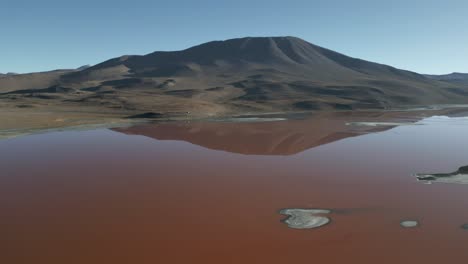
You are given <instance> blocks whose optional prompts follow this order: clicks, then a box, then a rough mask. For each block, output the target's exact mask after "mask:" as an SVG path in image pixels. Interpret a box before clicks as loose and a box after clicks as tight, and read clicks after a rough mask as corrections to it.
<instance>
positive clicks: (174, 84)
mask: <svg viewBox="0 0 468 264" xmlns="http://www.w3.org/2000/svg"><path fill="white" fill-rule="evenodd" d="M20 76H21V75H20ZM18 78H21V77H18ZM2 79H3V77H1V78H0V91H2V90H3V91H9V92H10V93H9V94H8V96H9V97H12V96H15V98H20V97H21V96H20V95H19V92H17V93H16V94H15V92H14V91H12V89H6V90H5V88H4V87H3V86H4V83H5V82H3V80H2ZM47 80H48V82H38V83H37V85H35V86H34V85H32V86H31V85H27V87H20V86H21V85H16V86H15V87H14V88H15V90H18V89H42V90H38V93H32V98H34V95H36V94H39V95H43V94H42V93H46V92H47V91H49V94H46V96H49V97H50V96H51V95H50V89H49V90H47V89H46V90H44V88H48V87H46V86H47V84H49V85H55V86H59V87H61V88H60V89H52V90H53V91H62V92H55V93H54V94H53V96H52V97H53V98H55V100H59V101H60V102H61V103H66V104H78V105H83V106H102V105H104V107H106V108H107V109H117V108H118V109H121V110H128V111H153V112H163V113H169V112H178V113H181V112H191V113H197V114H200V115H206V114H230V113H247V112H275V111H302V110H333V109H338V110H351V109H365V108H366V109H367V108H378V109H388V108H395V107H406V106H414V105H428V104H450V103H458V104H459V103H467V102H468V93H467V94H466V95H465V94H464V93H465V90H466V89H465V87H463V86H462V85H460V84H459V83H453V82H446V81H443V80H442V81H439V80H435V79H433V78H428V77H427V76H424V75H420V74H417V73H414V72H410V71H404V70H400V69H396V68H393V67H390V66H387V65H383V64H378V63H373V62H368V61H365V60H360V59H355V58H352V57H348V56H346V55H343V54H340V53H337V52H334V51H331V50H328V49H325V48H322V47H319V46H316V45H313V44H311V43H308V42H306V41H304V40H301V39H298V38H295V37H258V38H240V39H231V40H226V41H213V42H208V43H205V44H201V45H198V46H195V47H192V48H189V49H186V50H182V51H174V52H154V53H151V54H147V55H144V56H122V57H118V58H114V59H110V60H108V61H105V62H103V63H100V64H97V65H95V66H92V67H89V68H84V69H82V70H78V71H73V72H67V73H64V74H60V75H59V76H57V78H54V79H53V81H51V80H49V79H47ZM62 88H66V89H62ZM65 90H66V91H67V92H66V93H64V92H63V91H65ZM40 91H42V92H40ZM43 91H46V92H43ZM12 92H13V93H12ZM13 94H15V95H13ZM27 94H31V93H27ZM4 96H6V95H4ZM1 98H2V97H1V96H0V99H1Z"/></svg>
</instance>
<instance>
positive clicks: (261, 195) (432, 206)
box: [0, 116, 468, 264]
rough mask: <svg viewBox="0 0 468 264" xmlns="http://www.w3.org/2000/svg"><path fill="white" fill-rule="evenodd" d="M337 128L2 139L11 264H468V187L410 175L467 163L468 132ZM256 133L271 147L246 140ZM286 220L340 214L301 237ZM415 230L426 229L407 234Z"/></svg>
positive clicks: (1, 189) (6, 253) (195, 128)
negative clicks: (300, 214)
mask: <svg viewBox="0 0 468 264" xmlns="http://www.w3.org/2000/svg"><path fill="white" fill-rule="evenodd" d="M366 118H368V117H366ZM326 119H328V120H326ZM326 119H324V118H322V119H320V118H315V119H308V120H296V121H284V122H273V123H257V124H252V123H250V124H240V123H237V124H232V123H231V124H229V123H192V124H184V125H181V124H164V125H153V126H144V127H141V126H140V127H137V128H127V129H118V130H115V131H112V130H94V131H84V132H57V133H49V134H43V135H35V136H29V137H22V138H16V139H9V140H4V141H0V263H11V264H22V263H28V264H29V263H49V264H54V263H67V264H74V263H80V264H81V263H86V264H94V263H99V264H103V263H282V264H284V263H360V264H366V263H372V264H374V263H426V264H430V263H466V262H467V261H468V250H467V245H468V231H465V230H463V229H461V228H460V226H461V225H462V224H464V223H468V209H467V208H468V186H464V185H441V184H433V185H425V184H421V183H419V182H417V181H416V180H415V179H414V177H412V176H411V175H412V174H414V173H420V172H451V171H454V170H456V169H457V168H458V167H460V166H463V165H467V164H468V152H467V151H466V150H467V149H468V140H466V139H465V138H464V135H466V133H468V126H467V127H465V126H441V125H424V126H404V127H396V128H388V130H386V131H381V132H377V133H371V134H365V133H364V131H362V129H360V130H359V133H358V134H356V129H355V128H349V127H348V126H342V125H339V124H341V123H345V122H347V121H352V120H351V119H353V120H355V119H356V117H352V118H351V119H349V118H344V119H339V118H336V119H331V118H330V117H329V116H328V117H327V118H326ZM330 122H335V124H336V125H335V128H336V129H328V130H326V129H325V130H326V131H325V132H323V131H322V130H320V129H309V128H310V127H315V128H317V127H319V126H318V125H317V124H322V125H323V126H328V127H332V125H331V123H330ZM181 127H182V129H181ZM234 127H235V129H234ZM227 128H228V129H227ZM301 128H302V130H301ZM171 129H173V131H174V133H173V134H172V135H176V136H174V138H170V140H156V139H154V138H157V137H159V136H160V134H161V133H162V134H165V135H171ZM318 130H320V131H322V132H316V133H315V134H314V133H313V131H318ZM380 130H384V129H380ZM183 131H186V132H185V133H184V132H183ZM207 131H208V132H207ZM213 131H220V132H219V133H221V132H222V131H224V132H222V133H221V134H218V137H214V136H213V134H212V133H213ZM226 131H228V132H229V131H231V132H230V134H229V133H228V132H226ZM249 131H250V132H249ZM255 131H257V132H255ZM258 131H262V132H261V133H263V136H265V137H268V138H269V139H268V140H263V141H262V140H249V138H254V139H255V138H258ZM268 131H270V132H268ZM297 131H302V132H301V133H298V132H297ZM280 132H281V133H280ZM286 132H287V133H286ZM193 133H202V134H201V135H197V136H196V138H202V139H206V140H196V141H194V140H193ZM204 133H208V134H204ZM223 133H224V134H223ZM226 133H228V135H229V136H227V137H223V136H222V135H226ZM256 133H257V134H256ZM320 133H322V134H320ZM337 133H338V135H341V136H339V137H336V139H337V141H334V142H332V140H328V141H321V139H323V138H328V139H330V138H331V137H330V135H337ZM129 134H131V135H129ZM232 134H234V136H233V135H232ZM298 134H299V135H298ZM214 135H216V133H215V134H214ZM219 135H221V136H219ZM235 135H238V137H236V136H235ZM249 135H251V137H249ZM285 135H295V136H294V137H293V138H294V139H295V140H279V139H278V138H281V139H284V138H285ZM342 135H350V136H352V137H346V136H342ZM286 138H290V137H289V136H286ZM298 138H300V140H298ZM311 138H314V139H313V140H312V139H311ZM189 139H192V140H189ZM210 139H211V141H210ZM213 140H217V143H216V144H215V145H213ZM279 141H281V142H283V144H284V146H286V147H284V148H266V147H265V146H266V145H268V144H269V143H268V142H270V144H276V145H277V143H278V142H279ZM189 142H191V143H189ZM256 142H258V145H255V144H256ZM288 142H293V143H290V144H292V145H288ZM298 142H307V143H308V144H309V145H308V146H307V147H297V146H300V145H301V144H298ZM314 142H316V144H312V143H314ZM324 143H328V144H324ZM243 144H248V145H249V146H248V147H247V146H246V147H245V148H242V147H241V148H240V147H239V146H242V145H243ZM265 144H266V145H265ZM249 148H250V149H251V150H252V153H251V154H255V155H251V154H250V155H249V153H248V150H246V149H249ZM272 150H274V151H273V152H272ZM279 150H282V151H279ZM282 208H323V209H332V210H334V213H332V214H330V217H331V219H332V223H331V224H330V225H327V226H325V227H323V228H320V229H313V230H294V229H289V228H288V227H287V226H286V225H285V224H284V223H282V222H281V221H280V220H281V219H282V218H283V216H281V215H280V214H278V210H280V209H282ZM406 219H409V220H418V221H420V223H421V225H420V227H418V228H415V229H403V228H401V227H400V226H399V222H400V221H402V220H406Z"/></svg>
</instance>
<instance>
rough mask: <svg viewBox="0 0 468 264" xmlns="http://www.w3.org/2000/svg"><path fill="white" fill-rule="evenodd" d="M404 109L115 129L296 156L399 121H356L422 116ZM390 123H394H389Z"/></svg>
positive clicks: (238, 150)
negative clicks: (267, 120)
mask: <svg viewBox="0 0 468 264" xmlns="http://www.w3.org/2000/svg"><path fill="white" fill-rule="evenodd" d="M420 118H421V117H419V116H418V115H415V114H414V113H403V112H400V113H398V112H393V113H392V112H380V113H375V112H374V113H372V112H362V113H346V112H341V113H340V112H329V113H320V114H316V115H314V116H312V117H310V118H307V119H303V120H288V121H278V122H271V121H269V122H190V123H163V124H161V123H160V124H150V125H141V126H135V127H130V128H116V129H113V130H114V131H117V132H121V133H124V134H127V135H141V136H146V137H150V138H154V139H157V140H181V141H186V142H190V143H192V144H196V145H199V146H203V147H205V148H209V149H213V150H223V151H228V152H232V153H240V154H248V155H293V154H297V153H300V152H303V151H305V150H307V149H311V148H314V147H317V146H320V145H323V144H327V143H331V142H334V141H337V140H340V139H344V138H348V137H355V136H359V135H363V134H366V133H371V132H379V131H385V130H388V129H391V128H393V127H395V126H396V125H397V124H398V123H388V122H387V123H383V125H378V124H377V125H373V126H361V125H354V123H351V122H355V123H356V124H357V122H356V121H360V120H362V121H364V120H365V121H374V122H377V121H388V120H395V121H403V122H411V121H416V120H418V119H420ZM387 124H391V125H387Z"/></svg>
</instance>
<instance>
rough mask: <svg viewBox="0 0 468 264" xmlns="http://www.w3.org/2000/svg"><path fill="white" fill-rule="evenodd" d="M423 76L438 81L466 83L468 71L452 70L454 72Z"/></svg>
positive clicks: (467, 81) (467, 82)
mask: <svg viewBox="0 0 468 264" xmlns="http://www.w3.org/2000/svg"><path fill="white" fill-rule="evenodd" d="M425 76H426V77H428V78H430V79H433V80H438V81H447V82H455V83H464V84H468V73H460V72H454V73H451V74H445V75H430V74H426V75H425Z"/></svg>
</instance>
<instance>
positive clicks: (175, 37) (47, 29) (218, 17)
mask: <svg viewBox="0 0 468 264" xmlns="http://www.w3.org/2000/svg"><path fill="white" fill-rule="evenodd" d="M0 34H1V35H0V72H32V71H44V70H51V69H57V68H75V67H79V66H81V65H85V64H95V63H98V62H101V61H104V60H106V59H109V58H112V57H116V56H120V55H124V54H146V53H150V52H153V51H156V50H179V49H184V48H188V47H190V46H193V45H196V44H200V43H203V42H207V41H210V40H220V39H229V38H235V37H244V36H283V35H290V36H297V37H300V38H303V39H305V40H307V41H309V42H312V43H314V44H317V45H320V46H323V47H326V48H329V49H333V50H336V51H339V52H342V53H345V54H347V55H350V56H353V57H358V58H362V59H366V60H371V61H375V62H380V63H385V64H389V65H392V66H395V67H399V68H403V69H408V70H413V71H417V72H421V73H449V72H453V71H458V72H468V1H467V0H446V1H440V0H439V1H434V0H392V1H389V0H385V1H381V0H356V1H353V0H347V1H345V0H341V1H338V0H328V1H314V0H288V1H284V0H282V1H277V0H269V1H258V0H237V1H220V0H191V1H182V0H171V1H160V0H133V1H130V0H129V1H120V0H114V1H110V0H109V1H102V0H80V1H66V0H61V1H58V0H42V1H39V0H35V1H32V0H29V1H24V0H23V1H22V0H14V1H12V0H1V1H0Z"/></svg>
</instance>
